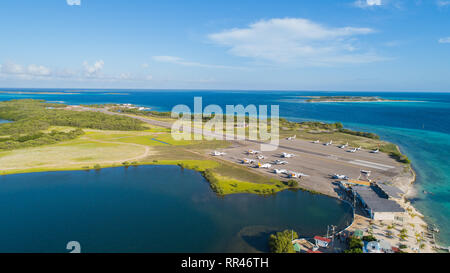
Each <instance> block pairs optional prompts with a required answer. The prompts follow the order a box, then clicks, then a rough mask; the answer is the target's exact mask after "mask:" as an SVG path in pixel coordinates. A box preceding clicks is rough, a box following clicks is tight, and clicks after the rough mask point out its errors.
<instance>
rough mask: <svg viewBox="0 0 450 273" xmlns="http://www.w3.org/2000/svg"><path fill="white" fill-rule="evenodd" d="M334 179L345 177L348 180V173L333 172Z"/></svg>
mask: <svg viewBox="0 0 450 273" xmlns="http://www.w3.org/2000/svg"><path fill="white" fill-rule="evenodd" d="M332 178H333V179H343V180H348V179H349V177H348V176H346V175H342V174H333V176H332Z"/></svg>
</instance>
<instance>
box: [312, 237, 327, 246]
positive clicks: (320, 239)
mask: <svg viewBox="0 0 450 273" xmlns="http://www.w3.org/2000/svg"><path fill="white" fill-rule="evenodd" d="M314 241H316V246H318V247H324V248H327V247H328V245H329V244H330V242H331V239H328V238H324V237H320V236H314Z"/></svg>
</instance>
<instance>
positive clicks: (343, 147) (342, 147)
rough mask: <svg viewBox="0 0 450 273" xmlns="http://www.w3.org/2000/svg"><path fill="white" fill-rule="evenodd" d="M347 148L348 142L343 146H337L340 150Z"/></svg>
mask: <svg viewBox="0 0 450 273" xmlns="http://www.w3.org/2000/svg"><path fill="white" fill-rule="evenodd" d="M347 147H348V142H347V143H346V144H344V145H341V146H339V148H341V149H345V148H347Z"/></svg>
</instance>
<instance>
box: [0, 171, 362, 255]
mask: <svg viewBox="0 0 450 273" xmlns="http://www.w3.org/2000/svg"><path fill="white" fill-rule="evenodd" d="M352 217H353V215H352V209H351V207H350V205H348V204H346V203H343V202H341V201H339V200H336V199H332V198H328V197H325V196H320V195H311V194H309V193H305V192H301V191H298V192H293V191H284V192H281V193H279V194H277V195H275V196H270V197H262V196H256V195H248V194H241V195H234V196H228V197H226V198H219V197H217V196H216V195H215V194H213V193H212V191H211V190H210V187H209V184H208V182H207V181H206V180H205V179H204V178H203V177H202V176H201V175H200V174H199V173H197V172H194V171H191V170H182V169H181V168H179V167H177V166H140V167H132V168H131V167H130V168H128V169H125V168H122V167H121V168H112V169H103V170H101V171H98V172H95V171H90V172H86V171H72V172H54V173H34V174H19V175H11V176H3V177H0V223H1V224H0V252H67V251H66V249H65V248H66V244H67V242H69V241H78V242H79V243H80V244H81V250H82V252H242V251H255V250H259V251H267V239H268V235H269V233H270V232H274V231H276V230H282V229H286V228H293V229H295V230H296V231H297V232H299V233H300V234H302V235H304V236H311V235H316V234H325V233H326V227H327V225H331V224H333V225H337V226H338V227H340V228H343V227H345V226H346V225H347V224H348V223H350V222H351V221H352Z"/></svg>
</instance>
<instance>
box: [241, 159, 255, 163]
mask: <svg viewBox="0 0 450 273" xmlns="http://www.w3.org/2000/svg"><path fill="white" fill-rule="evenodd" d="M255 162H256V160H253V159H248V158H244V159H242V164H253V163H255Z"/></svg>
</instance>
